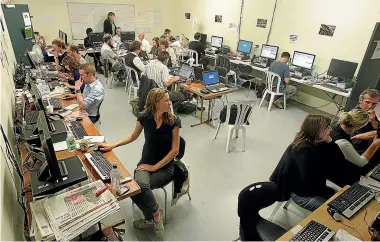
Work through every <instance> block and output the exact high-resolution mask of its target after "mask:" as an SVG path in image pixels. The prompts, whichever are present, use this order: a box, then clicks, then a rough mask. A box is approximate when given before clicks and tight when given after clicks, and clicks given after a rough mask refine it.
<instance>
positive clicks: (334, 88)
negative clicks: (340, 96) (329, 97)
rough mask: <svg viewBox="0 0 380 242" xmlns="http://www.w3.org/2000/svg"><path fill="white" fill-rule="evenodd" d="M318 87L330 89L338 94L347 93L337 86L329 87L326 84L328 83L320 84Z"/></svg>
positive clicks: (329, 85)
mask: <svg viewBox="0 0 380 242" xmlns="http://www.w3.org/2000/svg"><path fill="white" fill-rule="evenodd" d="M319 85H320V86H322V87H326V88H329V89H332V90H334V91H338V92H345V93H347V92H348V91H347V90H346V89H343V88H340V87H337V86H334V85H331V84H328V83H322V84H319Z"/></svg>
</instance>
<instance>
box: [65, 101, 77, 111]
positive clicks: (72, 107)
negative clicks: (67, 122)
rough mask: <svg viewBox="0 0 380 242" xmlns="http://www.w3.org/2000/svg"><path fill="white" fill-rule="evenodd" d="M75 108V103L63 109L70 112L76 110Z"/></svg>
mask: <svg viewBox="0 0 380 242" xmlns="http://www.w3.org/2000/svg"><path fill="white" fill-rule="evenodd" d="M77 107H78V104H77V103H73V104H71V105H69V106H67V107H65V110H70V111H72V110H74V109H76V108H77Z"/></svg>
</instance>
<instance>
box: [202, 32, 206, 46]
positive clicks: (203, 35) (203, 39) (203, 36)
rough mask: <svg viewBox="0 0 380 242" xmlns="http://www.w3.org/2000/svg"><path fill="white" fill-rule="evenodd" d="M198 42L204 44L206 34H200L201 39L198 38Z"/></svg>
mask: <svg viewBox="0 0 380 242" xmlns="http://www.w3.org/2000/svg"><path fill="white" fill-rule="evenodd" d="M200 42H201V43H202V44H203V46H206V42H207V34H201V40H200Z"/></svg>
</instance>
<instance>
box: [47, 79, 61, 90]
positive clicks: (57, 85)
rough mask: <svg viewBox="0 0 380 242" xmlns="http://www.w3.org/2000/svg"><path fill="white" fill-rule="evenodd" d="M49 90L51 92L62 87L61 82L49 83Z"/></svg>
mask: <svg viewBox="0 0 380 242" xmlns="http://www.w3.org/2000/svg"><path fill="white" fill-rule="evenodd" d="M48 85H49V88H50V90H51V91H53V90H54V88H55V87H60V86H61V84H60V83H59V81H52V82H49V84H48Z"/></svg>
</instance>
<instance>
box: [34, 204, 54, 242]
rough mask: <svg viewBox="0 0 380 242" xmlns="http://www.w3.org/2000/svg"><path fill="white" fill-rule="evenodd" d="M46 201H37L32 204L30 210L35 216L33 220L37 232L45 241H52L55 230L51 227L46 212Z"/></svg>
mask: <svg viewBox="0 0 380 242" xmlns="http://www.w3.org/2000/svg"><path fill="white" fill-rule="evenodd" d="M45 202H46V199H41V200H37V201H34V202H31V203H30V209H31V212H32V215H33V220H34V221H35V222H36V225H37V230H38V232H39V234H40V235H41V239H43V240H51V239H53V238H52V236H54V234H53V230H52V229H51V227H50V224H49V221H48V218H47V214H46V212H45V208H44V203H45Z"/></svg>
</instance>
